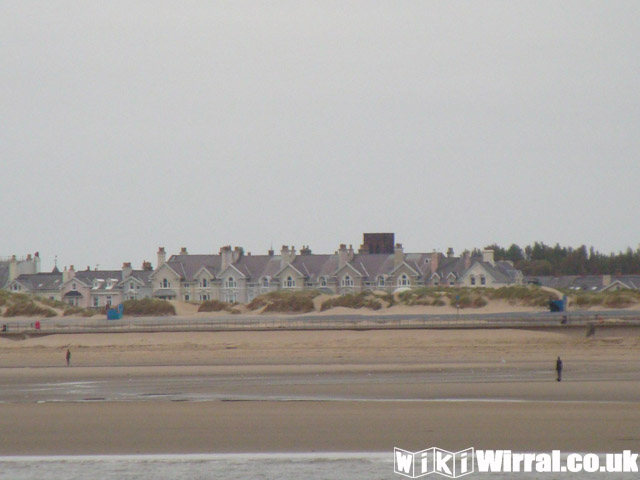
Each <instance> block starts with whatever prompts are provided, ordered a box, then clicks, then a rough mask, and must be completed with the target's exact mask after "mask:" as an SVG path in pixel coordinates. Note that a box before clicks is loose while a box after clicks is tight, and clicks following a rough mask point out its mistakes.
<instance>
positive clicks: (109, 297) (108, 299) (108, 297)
mask: <svg viewBox="0 0 640 480" xmlns="http://www.w3.org/2000/svg"><path fill="white" fill-rule="evenodd" d="M107 306H109V307H110V306H111V295H107Z"/></svg>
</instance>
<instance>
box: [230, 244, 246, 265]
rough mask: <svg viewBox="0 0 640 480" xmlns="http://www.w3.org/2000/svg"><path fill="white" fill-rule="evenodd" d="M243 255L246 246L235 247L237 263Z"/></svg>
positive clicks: (234, 253) (234, 252)
mask: <svg viewBox="0 0 640 480" xmlns="http://www.w3.org/2000/svg"><path fill="white" fill-rule="evenodd" d="M243 255H244V248H242V247H235V248H234V249H233V263H236V262H237V261H238V260H240V259H241V258H242V256H243Z"/></svg>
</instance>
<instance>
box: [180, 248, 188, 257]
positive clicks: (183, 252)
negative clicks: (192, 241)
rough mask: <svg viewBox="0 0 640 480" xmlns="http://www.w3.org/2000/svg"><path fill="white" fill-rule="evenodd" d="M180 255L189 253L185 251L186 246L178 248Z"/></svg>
mask: <svg viewBox="0 0 640 480" xmlns="http://www.w3.org/2000/svg"><path fill="white" fill-rule="evenodd" d="M180 255H189V252H187V247H182V248H181V249H180Z"/></svg>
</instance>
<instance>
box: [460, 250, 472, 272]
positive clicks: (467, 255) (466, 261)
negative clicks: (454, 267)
mask: <svg viewBox="0 0 640 480" xmlns="http://www.w3.org/2000/svg"><path fill="white" fill-rule="evenodd" d="M462 258H464V269H465V270H468V269H469V268H470V267H471V252H469V250H465V251H464V252H462Z"/></svg>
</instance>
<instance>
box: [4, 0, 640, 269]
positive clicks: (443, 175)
mask: <svg viewBox="0 0 640 480" xmlns="http://www.w3.org/2000/svg"><path fill="white" fill-rule="evenodd" d="M639 21H640V2H637V1H610V0H607V1H588V0H580V1H572V0H563V1H562V2H558V1H557V0H552V1H545V0H535V1H524V0H523V1H518V2H514V1H512V0H508V1H489V0H487V1H481V2H480V1H478V2H467V1H438V2H436V1H426V0H425V1H417V0H415V1H405V0H388V1H376V0H366V1H348V0H339V1H330V0H323V1H322V2H316V1H273V2H266V1H242V0H233V1H224V2H222V1H205V0H202V1H171V2H170V1H160V0H153V1H151V0H148V1H146V0H138V1H131V0H126V1H120V0H110V1H108V2H103V1H93V0H77V1H64V0H59V1H55V2H51V1H48V0H47V1H35V0H33V1H24V0H3V1H2V2H0V65H1V66H2V68H1V73H0V92H1V95H0V208H1V209H2V210H1V211H2V214H1V218H2V229H1V232H2V233H1V235H0V256H8V255H12V254H16V255H18V256H22V255H26V254H27V253H33V252H36V251H39V252H40V255H41V258H42V269H43V270H47V269H50V268H52V267H53V264H54V259H56V258H57V263H58V266H60V267H63V266H66V265H71V264H74V265H75V266H76V269H78V268H85V266H91V268H95V267H96V266H97V267H99V268H114V269H115V268H120V267H121V265H122V262H133V264H134V267H137V268H139V267H140V264H141V262H142V261H143V260H149V261H151V262H152V263H153V264H154V265H155V263H156V251H157V249H158V247H159V246H164V247H166V249H167V252H168V253H169V254H173V253H178V252H179V249H180V248H181V247H187V248H188V250H189V252H190V253H217V252H218V251H219V249H220V247H221V246H223V245H228V244H229V245H234V246H235V245H239V246H242V247H244V249H245V251H249V252H252V253H253V254H265V253H266V252H267V250H268V249H269V248H270V247H272V246H273V247H274V248H275V249H276V250H279V249H280V246H281V245H283V244H284V245H294V246H296V248H298V249H300V247H302V246H303V245H309V246H310V248H311V249H312V251H313V252H314V253H332V252H334V251H335V250H336V249H337V248H338V246H339V244H340V243H345V244H353V245H354V247H357V246H358V245H359V244H360V243H361V241H362V233H363V232H395V235H396V237H395V238H396V241H397V242H401V243H403V245H404V248H405V251H412V252H430V251H433V250H439V251H446V249H447V248H448V247H453V248H454V250H455V251H456V253H460V252H461V251H462V250H463V249H472V248H474V247H478V248H482V247H484V246H486V245H489V244H492V243H498V244H500V245H503V246H505V247H508V246H509V245H510V244H512V243H516V244H518V245H520V246H523V247H524V246H525V245H528V244H533V242H535V241H542V242H545V243H547V244H555V243H560V244H561V245H564V246H574V247H577V246H580V245H582V244H585V245H587V246H594V247H595V248H596V249H597V250H599V251H602V252H605V253H609V252H617V251H620V250H624V249H626V248H627V247H629V246H631V247H632V248H634V249H635V248H638V244H639V242H640V222H639V221H638V206H639V205H640V155H639V154H640V88H639V84H640V82H639V80H640V48H638V45H640V28H639V27H638V25H639Z"/></svg>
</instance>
